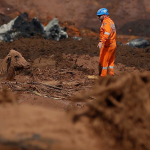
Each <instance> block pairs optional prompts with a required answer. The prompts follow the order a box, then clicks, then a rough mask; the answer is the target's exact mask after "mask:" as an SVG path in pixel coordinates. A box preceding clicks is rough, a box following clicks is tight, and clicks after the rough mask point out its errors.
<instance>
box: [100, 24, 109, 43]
mask: <svg viewBox="0 0 150 150" xmlns="http://www.w3.org/2000/svg"><path fill="white" fill-rule="evenodd" d="M103 29H104V34H103V36H102V37H101V39H100V42H101V43H103V44H105V42H106V40H107V39H109V37H110V34H111V25H110V23H109V22H105V23H104V24H103Z"/></svg>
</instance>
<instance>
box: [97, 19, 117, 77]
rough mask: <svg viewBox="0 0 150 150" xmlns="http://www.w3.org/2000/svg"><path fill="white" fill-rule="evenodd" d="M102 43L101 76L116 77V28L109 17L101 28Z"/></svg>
mask: <svg viewBox="0 0 150 150" xmlns="http://www.w3.org/2000/svg"><path fill="white" fill-rule="evenodd" d="M100 42H102V43H103V46H102V48H101V49H100V58H99V67H100V68H99V69H100V70H99V71H100V72H99V75H100V76H102V77H103V76H106V75H107V72H108V74H109V75H111V76H113V75H114V61H115V52H116V28H115V24H114V22H113V21H112V20H111V19H110V18H109V17H108V16H107V17H105V18H104V20H103V22H102V25H101V27H100Z"/></svg>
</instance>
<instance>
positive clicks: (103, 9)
mask: <svg viewBox="0 0 150 150" xmlns="http://www.w3.org/2000/svg"><path fill="white" fill-rule="evenodd" d="M101 15H109V12H108V10H107V9H106V8H101V9H99V10H98V11H97V16H101Z"/></svg>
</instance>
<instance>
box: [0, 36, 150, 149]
mask: <svg viewBox="0 0 150 150" xmlns="http://www.w3.org/2000/svg"><path fill="white" fill-rule="evenodd" d="M97 43H98V40H97V39H96V38H90V37H83V39H82V40H80V41H78V40H74V39H73V38H72V37H69V38H68V39H64V40H61V41H59V42H56V41H53V40H45V39H42V38H41V37H40V36H37V37H32V38H30V39H28V38H26V39H24V38H20V39H19V40H16V41H14V42H10V43H5V42H1V43H0V52H1V55H0V59H3V58H4V57H5V56H6V55H7V54H8V53H9V51H10V49H15V50H17V51H19V52H20V53H21V54H22V55H23V57H24V58H25V59H26V60H27V61H28V62H30V64H31V68H30V69H27V70H24V71H22V72H21V73H20V74H18V75H16V77H15V80H14V81H13V82H6V81H5V77H1V78H0V80H1V84H0V89H1V90H2V89H6V88H7V89H9V90H10V91H12V93H13V94H15V95H16V100H17V104H18V106H16V104H14V102H13V103H12V104H11V106H10V104H7V102H6V104H5V102H4V103H3V100H1V99H3V97H7V94H8V93H7V94H2V93H1V95H2V96H0V101H1V106H0V107H1V109H0V110H1V113H0V114H1V115H0V118H1V119H2V120H3V123H2V124H1V125H0V128H1V138H0V144H1V147H2V149H6V147H7V148H8V149H10V150H12V149H27V150H28V149H29V150H30V149H50V148H51V149H54V150H55V149H64V150H66V149H79V148H80V149H83V150H84V149H89V150H90V149H94V150H99V149H106V150H107V149H109V150H110V149H112V150H113V149H115V150H116V149H120V147H121V149H124V150H126V149H132V150H134V149H136V150H148V149H149V144H148V143H149V142H148V141H147V139H149V136H150V135H149V105H148V100H149V94H148V93H149V73H146V74H144V75H140V74H139V73H140V72H141V73H142V72H145V71H147V72H149V69H150V61H149V58H150V48H149V47H147V48H146V49H138V48H130V47H129V46H121V45H118V47H117V52H116V62H115V77H114V79H111V78H110V79H109V78H104V79H101V80H100V81H99V80H97V75H98V61H99V49H98V48H97ZM132 73H134V74H135V75H132ZM96 83H98V85H97V86H96V89H94V92H95V93H94V94H93V93H91V90H92V89H93V87H95V84H96ZM5 92H6V91H5ZM137 92H138V95H137ZM99 94H100V95H99ZM140 94H141V96H142V97H140ZM8 95H9V94H8ZM78 95H79V97H78ZM144 95H145V96H144ZM74 96H75V97H77V98H74ZM8 97H9V96H8ZM11 97H13V96H11ZM134 97H135V99H134ZM4 99H5V98H4ZM138 99H139V101H140V102H139V103H138V102H137V101H136V100H138ZM142 99H143V101H142ZM101 100H102V101H101ZM132 100H133V103H130V102H131V101H132ZM8 101H11V98H8ZM118 101H119V102H118ZM89 102H92V104H91V103H89ZM29 105H30V106H29ZM128 106H129V107H128ZM70 109H71V110H70ZM72 109H75V111H73V112H72ZM104 109H105V110H104ZM122 110H123V111H122ZM138 110H139V112H138ZM68 111H69V112H70V113H69V112H68ZM130 111H131V112H130ZM66 112H68V113H66ZM143 112H144V114H145V116H143V114H142V113H143ZM135 114H136V115H135ZM134 115H135V116H134ZM6 116H9V117H7V118H6ZM81 116H83V117H81ZM100 116H101V117H100ZM113 118H114V120H113ZM124 119H125V120H124ZM74 121H75V122H76V123H74ZM126 121H127V122H126ZM104 127H106V128H105V129H104ZM136 127H137V128H136ZM6 129H7V130H6ZM133 129H134V130H133ZM132 130H133V132H132ZM95 131H96V132H95ZM111 131H113V132H111ZM138 131H139V132H140V133H139V132H138ZM108 132H109V133H110V134H108ZM97 133H98V134H97ZM139 134H140V135H142V137H141V138H137V137H140V135H139ZM91 137H92V138H91ZM91 139H92V140H91ZM60 141H61V142H60ZM108 141H109V142H108ZM131 141H132V142H131ZM85 143H89V144H85ZM6 145H7V146H6Z"/></svg>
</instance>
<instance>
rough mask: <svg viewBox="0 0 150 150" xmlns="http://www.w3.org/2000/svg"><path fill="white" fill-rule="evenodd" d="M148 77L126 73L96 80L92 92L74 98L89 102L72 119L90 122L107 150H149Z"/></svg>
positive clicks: (147, 75) (149, 79) (149, 78)
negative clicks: (108, 149) (101, 137)
mask: <svg viewBox="0 0 150 150" xmlns="http://www.w3.org/2000/svg"><path fill="white" fill-rule="evenodd" d="M149 93H150V74H149V73H143V74H132V75H130V74H128V75H126V76H123V77H120V78H117V79H115V78H110V77H107V78H103V79H101V80H99V82H98V84H97V85H96V87H95V89H94V90H93V92H91V93H90V94H87V95H82V96H81V97H79V98H77V100H78V101H87V100H91V97H92V98H93V100H92V101H90V102H89V104H88V109H87V110H84V111H83V112H82V113H78V114H76V115H75V116H74V121H77V120H79V119H80V118H81V117H83V116H84V117H87V118H89V120H90V123H91V124H92V126H93V128H94V130H95V131H96V133H97V134H98V135H102V136H103V139H104V140H105V142H106V143H107V145H109V146H111V148H110V149H112V148H114V149H115V150H116V149H118V148H119V149H122V150H129V149H130V150H131V149H132V150H134V149H136V150H149V149H150V143H149V139H150V132H149V131H150V106H149V99H150V95H149Z"/></svg>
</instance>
